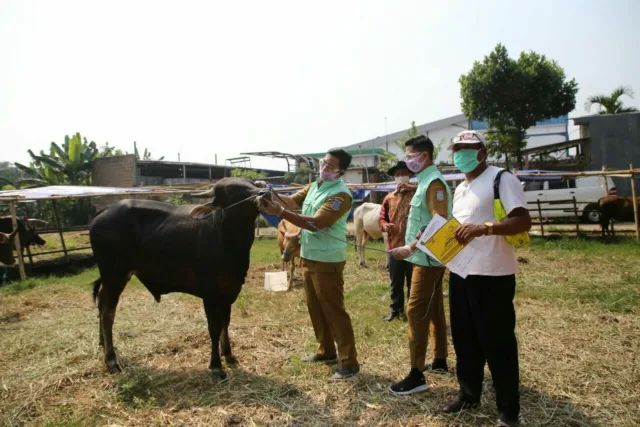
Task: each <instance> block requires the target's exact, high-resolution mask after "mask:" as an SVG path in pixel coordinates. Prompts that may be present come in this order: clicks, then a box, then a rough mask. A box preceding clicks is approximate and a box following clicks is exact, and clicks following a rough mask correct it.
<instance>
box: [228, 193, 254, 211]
mask: <svg viewBox="0 0 640 427" xmlns="http://www.w3.org/2000/svg"><path fill="white" fill-rule="evenodd" d="M260 195H261V193H258V194H254V195H253V196H249V197H247V198H246V199H243V200H240V201H239V202H238V203H234V204H232V205H229V206H227V207H226V208H222V209H223V210H224V209H230V208H232V207H234V206H238V205H239V204H240V203H244V202H246V201H247V200H251V199H255V198H256V197H258V196H260Z"/></svg>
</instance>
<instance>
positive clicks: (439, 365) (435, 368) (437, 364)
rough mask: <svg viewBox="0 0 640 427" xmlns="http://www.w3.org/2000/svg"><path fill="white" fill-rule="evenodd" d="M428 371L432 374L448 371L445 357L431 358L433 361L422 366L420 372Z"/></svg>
mask: <svg viewBox="0 0 640 427" xmlns="http://www.w3.org/2000/svg"><path fill="white" fill-rule="evenodd" d="M426 371H430V372H433V373H434V374H446V373H447V372H449V367H448V366H447V359H433V361H432V362H431V363H429V364H427V365H425V366H424V369H423V370H422V372H426Z"/></svg>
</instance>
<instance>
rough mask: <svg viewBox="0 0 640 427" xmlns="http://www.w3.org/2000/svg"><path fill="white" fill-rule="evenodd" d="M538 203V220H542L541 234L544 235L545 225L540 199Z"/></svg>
mask: <svg viewBox="0 0 640 427" xmlns="http://www.w3.org/2000/svg"><path fill="white" fill-rule="evenodd" d="M536 202H537V203H538V221H540V234H541V235H542V237H544V226H543V225H542V208H541V207H540V199H538V200H536Z"/></svg>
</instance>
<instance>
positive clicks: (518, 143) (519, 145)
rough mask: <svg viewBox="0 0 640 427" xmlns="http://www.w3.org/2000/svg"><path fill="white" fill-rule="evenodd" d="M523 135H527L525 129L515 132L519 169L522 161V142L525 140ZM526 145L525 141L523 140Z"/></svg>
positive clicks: (521, 166)
mask: <svg viewBox="0 0 640 427" xmlns="http://www.w3.org/2000/svg"><path fill="white" fill-rule="evenodd" d="M525 136H527V130H526V129H525V130H519V131H518V133H517V136H516V137H517V138H518V139H517V141H516V157H517V160H518V167H519V168H520V170H523V169H524V168H523V162H522V142H523V141H525ZM525 147H526V142H525Z"/></svg>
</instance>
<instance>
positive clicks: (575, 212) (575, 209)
mask: <svg viewBox="0 0 640 427" xmlns="http://www.w3.org/2000/svg"><path fill="white" fill-rule="evenodd" d="M573 214H574V215H575V216H576V237H580V218H579V217H578V203H577V202H576V196H573Z"/></svg>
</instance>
